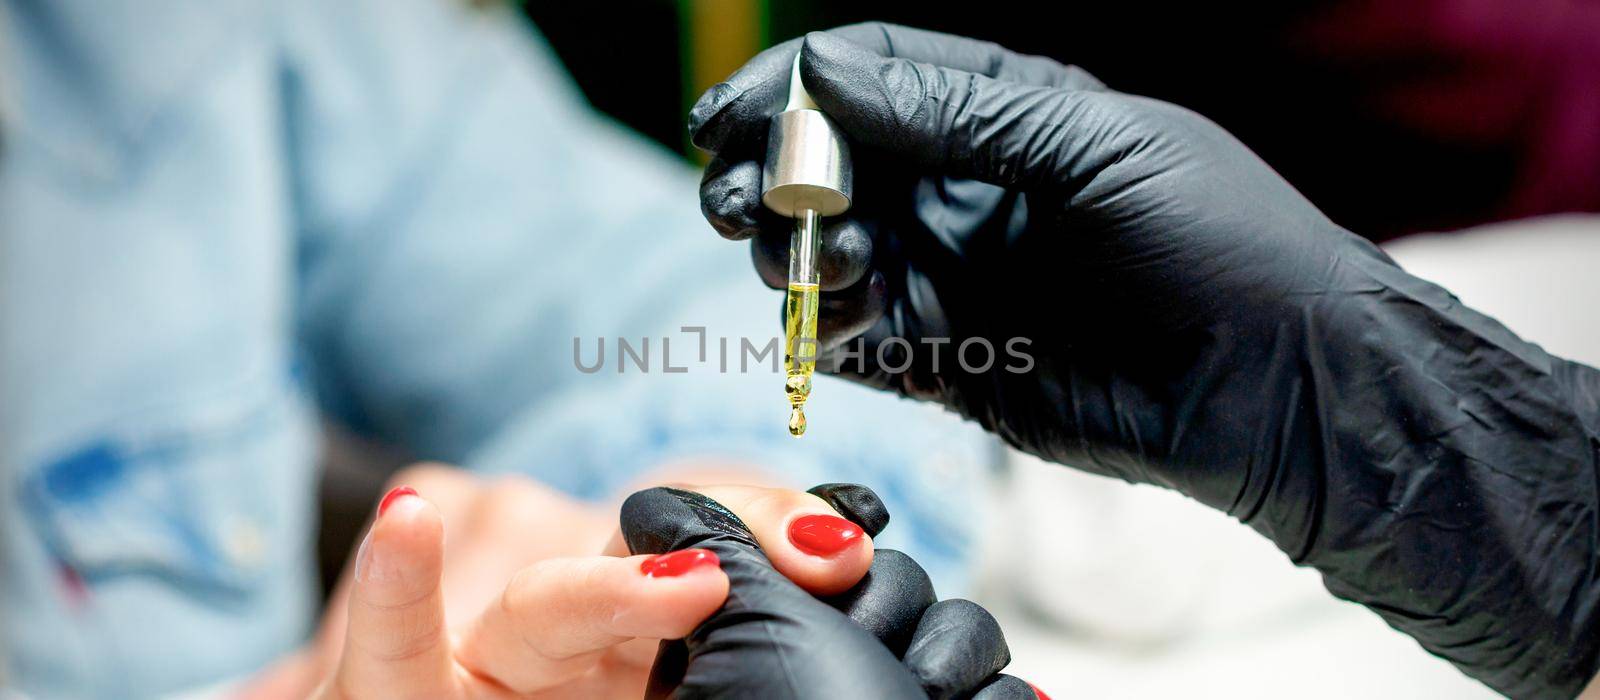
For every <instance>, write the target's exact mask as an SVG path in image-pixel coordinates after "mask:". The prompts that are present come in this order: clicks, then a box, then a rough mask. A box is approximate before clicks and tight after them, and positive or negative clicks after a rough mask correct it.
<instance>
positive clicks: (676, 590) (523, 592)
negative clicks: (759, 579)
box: [252, 467, 872, 698]
mask: <svg viewBox="0 0 1600 700" xmlns="http://www.w3.org/2000/svg"><path fill="white" fill-rule="evenodd" d="M397 480H404V482H403V483H410V484H415V486H416V488H414V489H410V488H399V489H396V490H394V491H391V492H390V494H389V495H388V496H386V497H385V499H384V501H383V503H382V504H381V505H380V506H379V508H378V514H377V515H376V516H375V520H374V523H373V525H372V527H371V529H370V531H369V532H368V534H367V536H366V539H365V541H364V542H363V543H362V545H361V548H360V550H359V551H358V553H357V554H356V556H355V558H354V563H353V570H352V571H351V572H347V573H346V576H345V580H344V582H343V583H342V584H341V586H340V587H339V591H338V592H337V593H336V594H335V597H334V599H333V601H332V603H331V604H330V608H329V612H328V614H327V616H326V618H325V621H326V622H325V624H324V627H323V630H322V631H321V633H320V634H319V635H318V641H317V643H316V644H315V645H314V646H313V648H312V650H311V651H310V652H308V653H307V654H305V655H303V656H302V658H301V659H300V661H299V662H298V663H297V664H290V666H298V667H299V670H298V671H296V672H294V673H287V672H282V671H280V672H279V673H275V674H273V675H274V676H275V677H276V679H269V680H268V681H267V682H265V683H260V684H257V685H255V686H254V687H253V688H252V692H254V693H256V694H257V695H259V696H279V697H281V696H284V695H292V694H296V691H295V690H294V688H296V687H297V686H298V687H299V688H301V690H300V691H299V692H304V687H305V682H304V681H303V680H302V681H301V682H300V683H291V682H284V681H285V679H286V678H287V677H289V676H292V675H297V676H300V677H302V678H307V677H309V678H310V679H312V680H311V683H319V682H320V684H321V685H320V689H319V690H317V692H316V696H317V697H322V698H360V697H384V698H389V697H429V698H451V697H468V696H487V697H501V696H511V695H516V696H526V695H535V696H539V697H546V696H550V697H555V696H574V697H638V696H639V695H640V694H641V693H642V692H643V689H644V685H645V681H646V676H647V674H648V670H649V668H650V663H651V660H652V659H653V657H654V655H655V650H656V646H657V643H658V640H660V639H669V638H677V637H681V636H683V635H684V634H687V633H688V632H689V631H690V630H692V629H693V628H694V627H695V625H697V624H698V623H699V622H700V621H701V620H703V619H704V618H705V617H706V616H707V615H709V614H710V613H711V612H712V611H714V610H716V609H717V608H718V607H719V606H721V604H722V602H723V600H724V598H725V597H726V595H727V590H728V583H727V577H726V576H725V575H724V574H722V573H721V571H720V569H719V568H718V566H717V560H716V557H715V556H713V555H711V554H709V553H707V552H678V553H673V554H669V555H667V556H660V557H653V556H635V557H627V556H626V555H627V552H626V550H625V547H624V545H623V544H622V542H621V540H620V538H617V537H613V535H614V534H615V532H616V528H615V524H614V523H615V522H616V521H615V519H614V518H615V516H614V513H615V512H616V511H615V510H614V509H610V508H600V507H592V506H588V505H586V504H582V503H579V502H576V501H573V500H572V499H570V498H568V497H566V496H564V495H561V494H559V493H556V492H554V491H551V490H548V489H545V488H543V487H541V486H539V485H537V484H535V483H534V482H531V481H529V480H526V479H520V478H512V479H503V480H499V481H494V482H490V481H485V480H482V479H479V478H478V477H474V476H472V475H470V474H467V473H464V472H461V471H459V470H454V469H449V468H445V467H424V468H415V469H411V470H407V471H406V472H405V473H403V474H402V475H401V476H400V477H398V478H397ZM704 490H705V491H706V492H707V493H711V494H714V495H715V497H716V498H718V499H720V500H722V501H724V502H727V503H730V504H732V507H734V508H736V509H737V510H738V512H739V513H740V514H741V517H744V518H747V519H749V521H751V522H754V523H760V525H758V526H754V527H755V529H756V531H757V532H759V533H760V537H761V538H762V543H763V545H765V546H768V547H770V548H772V549H773V550H774V552H776V553H777V554H775V556H774V560H775V561H776V562H779V563H780V566H781V567H782V569H783V571H784V572H785V573H786V574H789V575H792V576H793V577H794V580H796V581H797V582H799V583H800V584H801V585H803V586H805V587H806V590H810V591H814V592H817V593H835V592H838V591H841V590H844V589H846V588H849V587H850V586H851V585H853V584H854V583H855V582H856V581H858V580H859V579H860V578H861V577H862V575H863V574H865V572H866V571H867V568H868V567H869V566H870V565H871V562H872V546H871V540H870V538H869V537H867V536H866V535H865V534H864V533H862V532H861V531H860V528H859V527H857V526H855V525H853V524H851V523H849V522H848V521H845V520H843V519H840V518H838V517H837V516H836V515H833V511H832V510H831V509H830V508H829V507H828V505H827V504H826V503H824V502H823V501H822V500H820V499H818V498H816V497H814V496H811V495H808V494H804V493H799V492H795V491H788V490H783V489H764V488H755V487H734V486H726V487H705V488H704ZM607 511H609V512H610V513H612V514H613V515H611V516H610V517H607V516H606V515H605V513H606V512H607ZM808 514H815V515H822V516H824V517H825V519H826V520H827V521H829V523H828V524H832V525H835V526H836V527H835V528H833V530H834V532H835V533H836V534H838V535H840V536H839V537H835V538H834V543H835V544H837V545H838V546H837V547H835V548H834V550H833V551H831V552H822V551H820V550H817V549H815V548H813V549H812V550H810V551H807V550H803V549H801V548H800V546H798V545H797V544H796V543H795V542H793V541H791V539H790V536H789V535H788V533H787V530H786V529H785V528H786V527H787V526H788V525H789V524H791V523H792V522H794V521H796V520H797V519H798V518H800V517H802V516H804V515H808ZM800 542H801V543H802V544H805V543H806V542H807V541H806V540H805V539H804V538H801V539H800ZM508 581H509V583H508Z"/></svg>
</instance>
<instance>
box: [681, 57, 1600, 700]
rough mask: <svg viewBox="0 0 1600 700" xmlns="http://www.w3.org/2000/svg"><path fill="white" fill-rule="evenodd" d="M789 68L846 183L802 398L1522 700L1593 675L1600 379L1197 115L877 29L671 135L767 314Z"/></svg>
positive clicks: (1599, 603) (760, 67) (714, 93)
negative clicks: (1081, 504)
mask: <svg viewBox="0 0 1600 700" xmlns="http://www.w3.org/2000/svg"><path fill="white" fill-rule="evenodd" d="M796 52H801V67H802V79H803V80H804V81H805V85H806V87H807V88H808V89H809V92H810V95H811V97H812V98H813V99H814V100H815V101H816V103H817V104H818V105H819V106H820V108H821V109H822V111H824V112H826V113H827V114H828V115H829V116H830V117H831V118H832V119H833V120H834V121H835V122H836V123H837V124H838V126H839V127H840V128H841V129H842V130H843V131H844V132H845V133H846V134H847V135H848V136H849V137H850V138H851V139H852V141H853V149H852V150H853V154H852V155H853V157H854V161H855V163H854V166H855V167H854V171H855V182H854V189H855V196H854V198H853V203H852V208H851V210H850V212H849V214H848V215H846V216H845V217H843V218H836V219H834V220H833V221H832V222H830V223H828V224H827V225H826V226H825V227H824V228H823V235H822V250H821V253H820V256H819V260H820V261H821V276H820V277H821V279H820V285H821V289H822V291H823V302H822V313H821V321H820V323H821V326H820V331H819V335H820V337H821V342H822V345H823V347H824V353H823V355H822V357H821V359H820V361H819V362H818V368H819V369H822V370H824V371H835V372H837V373H839V374H842V375H844V376H847V377H850V378H852V379H856V380H859V381H863V382H865V383H867V384H870V385H872V386H876V387H880V388H885V389H889V390H893V391H896V392H899V393H901V394H903V395H906V396H910V397H915V398H919V399H924V400H931V401H937V402H940V403H942V404H944V405H946V406H948V407H950V408H951V409H952V410H955V411H957V412H959V413H961V414H963V415H965V416H967V417H969V418H971V419H973V420H976V421H978V422H979V423H980V424H982V425H983V426H984V427H985V428H988V429H990V430H992V431H994V432H996V433H998V434H1000V435H1001V436H1002V437H1003V438H1005V439H1006V440H1007V441H1008V442H1010V443H1011V444H1013V445H1015V446H1017V447H1019V448H1021V449H1024V450H1026V451H1029V452H1032V453H1034V454H1037V455H1040V456H1042V457H1044V458H1046V459H1051V460H1054V461H1058V462H1062V463H1066V464H1071V465H1073V466H1075V467H1078V468H1082V469H1087V470H1090V471H1094V472H1097V473H1102V474H1109V475H1114V476H1118V477H1121V478H1124V479H1127V480H1129V481H1135V482H1145V483H1156V484H1161V485H1164V486H1167V487H1170V488H1174V489H1177V490H1179V491H1182V492H1184V493H1186V494H1188V495H1190V496H1192V497H1194V498H1196V499H1197V500H1200V501H1201V502H1203V503H1206V504H1208V505H1210V506H1212V507H1215V508H1218V509H1222V510H1225V511H1227V512H1228V513H1230V514H1232V515H1233V516H1235V517H1237V518H1238V519H1240V520H1241V521H1243V522H1245V523H1247V524H1249V525H1250V526H1251V527H1253V528H1254V529H1256V530H1257V531H1258V532H1261V533H1262V534H1263V535H1265V536H1267V537H1268V538H1270V539H1272V540H1273V542H1275V543H1276V544H1277V545H1278V546H1279V548H1281V549H1282V550H1283V551H1284V552H1285V553H1287V554H1288V555H1289V557H1290V558H1291V559H1292V560H1293V561H1294V562H1296V563H1298V564H1303V565H1309V566H1313V567H1315V568H1317V569H1318V570H1319V571H1320V572H1321V573H1322V574H1323V577H1324V580H1325V582H1326V584H1327V586H1328V588H1329V590H1330V591H1332V592H1333V593H1334V594H1336V595H1338V596H1340V597H1343V598H1347V599H1350V600H1353V601H1356V602H1358V603H1361V604H1364V605H1367V606H1368V607H1370V608H1372V609H1374V610H1375V611H1377V612H1378V613H1379V614H1380V615H1382V616H1383V617H1384V619H1385V620H1386V621H1388V622H1389V623H1390V624H1391V625H1393V626H1395V627H1396V628H1397V629H1400V630H1401V631H1403V632H1405V633H1407V634H1409V635H1411V636H1413V637H1415V638H1416V639H1417V640H1418V641H1419V642H1421V643H1422V645H1423V646H1424V647H1425V648H1427V649H1428V650H1430V651H1432V652H1433V653H1435V654H1438V655H1440V656H1443V657H1445V658H1447V659H1449V660H1450V661H1452V662H1453V663H1455V664H1456V665H1457V666H1458V667H1460V668H1461V669H1462V670H1463V671H1465V672H1466V673H1468V674H1469V675H1472V676H1473V677H1475V678H1478V679H1480V680H1482V681H1483V682H1485V683H1487V684H1488V685H1490V686H1491V687H1494V688H1495V689H1497V690H1500V691H1501V692H1504V693H1507V694H1508V695H1511V696H1513V697H1519V698H1520V697H1571V696H1573V695H1575V694H1577V693H1578V691H1579V690H1580V689H1582V688H1583V687H1584V685H1585V684H1586V683H1587V682H1588V681H1589V680H1590V679H1591V678H1592V677H1594V675H1595V672H1596V669H1597V667H1600V629H1597V627H1596V615H1597V609H1600V584H1597V582H1596V580H1595V579H1596V577H1595V576H1593V575H1592V574H1591V572H1592V571H1593V570H1594V569H1595V568H1596V559H1597V554H1600V551H1597V549H1596V547H1597V545H1596V542H1597V541H1600V517H1597V513H1600V498H1597V490H1596V489H1597V487H1596V474H1597V470H1600V372H1596V371H1595V370H1594V369H1592V368H1589V367H1586V366H1582V365H1579V364H1576V363H1573V362H1569V361H1566V360H1563V359H1561V358H1557V357H1553V356H1551V355H1549V354H1548V353H1545V352H1544V351H1543V350H1541V349H1540V348H1539V347H1537V346H1535V345H1533V344H1531V343H1527V342H1525V341H1523V340H1521V339H1520V338H1518V337H1516V336H1515V335H1514V334H1513V333H1511V332H1510V331H1508V330H1507V329H1505V328H1504V327H1503V326H1501V325H1500V324H1498V323H1496V322H1495V321H1494V320H1493V319H1490V318H1488V317H1486V316H1483V315H1482V314H1479V313H1477V312H1475V311H1473V310H1471V309H1468V308H1466V307H1464V306H1462V305H1461V304H1460V303H1459V302H1458V301H1457V300H1456V299H1455V298H1454V297H1453V296H1451V295H1450V294H1449V293H1448V292H1447V291H1445V290H1443V289H1441V288H1439V287H1437V286H1434V285H1432V284H1429V283H1427V282H1425V281H1423V280H1420V279H1417V278H1415V277H1412V276H1411V275H1408V274H1407V273H1406V272H1405V271H1404V270H1401V269H1400V268H1399V267H1398V266H1397V265H1395V264H1394V263H1393V261H1391V260H1390V259H1389V258H1388V257H1387V256H1386V255H1384V254H1383V253H1382V252H1381V251H1379V250H1378V249H1377V248H1376V247H1374V246H1372V245H1371V244H1370V243H1368V242H1367V241H1365V240H1363V239H1361V238H1359V237H1357V236H1355V235H1353V234H1351V233H1350V232H1348V231H1345V230H1344V229H1342V228H1340V227H1339V226H1337V225H1336V224H1334V223H1333V222H1331V221H1329V220H1328V219H1327V218H1326V217H1325V216H1324V215H1323V214H1322V213H1321V212H1320V211H1318V210H1317V208H1316V207H1315V206H1313V205H1312V204H1311V203H1310V202H1308V201H1306V200H1305V198H1304V197H1302V196H1301V195H1300V194H1299V193H1298V192H1296V191H1295V190H1294V188H1293V187H1291V186H1290V185H1289V184H1288V183H1286V182H1284V180H1283V179H1282V178H1281V177H1279V176H1278V175H1277V174H1276V173H1275V172H1273V171H1272V169H1271V168H1270V167H1268V166H1267V165H1266V164H1265V163H1263V162H1262V161H1261V160H1260V159H1259V158H1257V157H1256V156H1255V155H1254V154H1253V153H1251V152H1250V151H1249V150H1248V149H1247V148H1245V147H1244V146H1243V145H1242V144H1240V143H1239V142H1238V141H1236V140H1234V139H1233V138H1232V137H1231V136H1230V135H1229V134H1227V133H1226V132H1225V131H1223V130H1222V129H1220V128H1218V127H1217V126H1216V125H1215V124H1212V123H1211V122H1209V121H1207V120H1205V119H1204V118H1202V117H1200V116H1198V115H1196V114H1194V113H1192V112H1188V111H1186V110H1183V109H1181V108H1178V107H1175V106H1173V105H1170V104H1166V103H1162V102H1158V101H1154V100H1149V99H1145V98H1140V97H1134V96H1129V95H1123V94H1119V93H1115V92H1112V91H1109V90H1106V89H1105V88H1104V87H1103V86H1102V85H1101V84H1100V83H1099V82H1098V81H1096V80H1095V79H1094V78H1092V77H1091V76H1089V75H1088V74H1086V73H1084V72H1083V71H1081V70H1078V69H1076V68H1072V67H1069V66H1063V65H1061V64H1058V63H1056V62H1054V61H1051V60H1048V59H1044V58H1039V57H1031V56H1022V55H1018V54H1014V53H1011V52H1009V51H1006V50H1005V49H1002V48H1000V47H998V46H995V45H994V44H989V43H985V42H978V41H973V40H967V39H962V38H959V37H953V36H947V35H941V34H935V33H931V32H923V31H918V30H912V29H907V28H903V27H895V26H885V25H858V26H852V27H845V28H842V29H839V30H834V31H832V32H828V33H814V34H811V35H809V36H808V37H806V38H805V39H804V40H803V41H802V40H796V41H792V42H789V43H786V44H783V45H780V46H777V47H774V48H773V49H770V50H768V51H767V52H764V53H762V54H761V55H759V56H757V57H756V58H754V59H752V60H751V61H750V63H749V64H747V65H746V66H745V67H744V68H743V69H741V70H740V71H739V72H737V73H735V74H734V75H733V76H732V77H730V78H729V79H728V80H727V81H726V82H724V83H722V84H720V85H718V86H716V87H714V88H712V89H711V90H710V91H709V92H707V93H706V95H705V96H704V97H702V98H701V100H700V102H699V103H698V104H696V106H695V108H694V111H693V112H692V114H691V117H690V128H691V132H692V134H693V138H694V141H695V143H696V144H697V145H699V146H701V147H702V148H706V149H708V150H710V151H712V152H714V153H715V154H716V158H714V159H713V161H712V163H711V165H710V167H709V168H708V169H707V172H706V177H705V180H704V182H703V184H702V190H701V200H702V201H701V203H702V207H703V208H704V210H705V212H706V215H707V217H708V219H709V220H710V221H711V223H712V225H713V226H714V227H716V228H717V230H718V231H719V232H720V233H722V234H723V235H724V236H726V237H729V238H734V239H753V241H754V243H753V245H754V246H755V261H756V267H757V271H758V273H759V274H760V275H761V276H762V278H763V279H764V280H765V281H767V283H768V284H769V285H772V286H774V287H777V286H781V285H782V284H783V283H784V276H783V274H782V271H783V269H784V264H785V262H786V256H785V252H784V251H785V250H786V248H787V245H786V244H787V240H788V238H787V234H788V227H787V225H786V224H785V222H782V221H780V220H779V219H778V218H777V217H774V216H772V215H771V213H770V212H768V211H766V210H765V209H764V208H763V207H762V206H761V203H760V201H759V197H758V196H757V193H759V192H760V191H761V187H760V177H761V168H760V165H761V164H760V160H759V159H760V157H761V154H762V153H763V149H762V142H763V138H764V136H765V133H766V129H767V123H768V119H769V117H770V116H771V115H772V114H773V113H774V112H775V111H776V110H778V109H779V108H781V106H782V102H783V97H784V95H783V86H784V85H785V84H786V82H787V81H786V80H785V78H786V77H787V74H788V71H789V69H790V64H791V61H792V60H793V57H794V55H795V53H796ZM1313 136H1314V135H1313ZM1008 351H1010V352H1008ZM962 353H964V354H962ZM1024 356H1025V358H1026V361H1025V362H1024V361H1021V360H1017V361H1012V358H1021V357H1024ZM986 360H987V362H986Z"/></svg>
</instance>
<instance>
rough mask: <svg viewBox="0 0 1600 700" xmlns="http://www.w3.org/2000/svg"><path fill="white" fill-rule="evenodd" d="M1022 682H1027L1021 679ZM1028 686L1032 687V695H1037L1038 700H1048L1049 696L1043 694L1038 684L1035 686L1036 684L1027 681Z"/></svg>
mask: <svg viewBox="0 0 1600 700" xmlns="http://www.w3.org/2000/svg"><path fill="white" fill-rule="evenodd" d="M1023 682H1024V683H1028V682H1027V681H1023ZM1028 687H1029V688H1032V689H1033V694H1034V695H1037V696H1039V700H1050V696H1048V695H1045V694H1044V691H1043V690H1039V686H1036V685H1034V684H1032V683H1028Z"/></svg>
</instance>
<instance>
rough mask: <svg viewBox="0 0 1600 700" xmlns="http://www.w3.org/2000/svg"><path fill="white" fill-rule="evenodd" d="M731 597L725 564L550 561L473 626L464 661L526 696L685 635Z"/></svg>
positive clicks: (690, 557) (699, 555) (676, 557)
mask: <svg viewBox="0 0 1600 700" xmlns="http://www.w3.org/2000/svg"><path fill="white" fill-rule="evenodd" d="M727 597H728V577H727V576H726V575H724V574H723V573H722V570H721V568H719V566H718V560H717V556H716V555H715V554H713V553H711V552H709V551H706V550H703V549H686V550H682V551H678V552H670V553H667V554H662V555H657V556H635V557H626V558H615V557H587V558H581V559H550V560H546V561H542V562H539V563H537V564H534V565H533V566H530V567H528V568H526V569H523V570H522V571H520V572H518V573H517V575H516V576H515V577H514V578H513V579H512V580H511V583H510V584H509V585H507V586H506V589H505V592H504V594H502V595H501V597H500V600H499V601H498V602H496V603H493V604H491V605H490V606H489V608H488V609H487V610H485V611H484V612H483V614H482V615H481V616H480V617H479V618H478V619H477V620H476V621H475V622H474V623H473V624H472V625H471V627H470V628H469V629H468V631H467V633H466V634H465V635H464V636H463V637H462V639H461V640H460V643H459V645H458V647H457V656H456V658H457V661H458V662H460V663H461V665H462V666H464V667H466V668H467V669H468V670H470V671H472V672H474V673H476V674H478V675H480V676H484V677H487V678H491V679H493V680H495V681H496V682H498V683H500V684H501V685H504V686H505V687H507V688H509V689H511V690H513V691H515V692H518V693H531V692H534V691H537V690H541V689H545V688H549V687H551V686H554V685H557V684H560V683H564V682H567V681H571V680H574V679H577V678H580V677H582V676H584V675H585V674H586V673H587V672H589V671H590V670H591V669H592V668H593V666H594V665H595V663H596V662H597V661H599V660H600V657H601V655H602V654H603V653H604V652H605V651H607V650H608V649H610V648H611V647H613V646H615V645H617V644H620V643H623V642H626V641H628V640H631V639H634V638H636V637H647V638H653V639H675V638H678V637H682V636H684V635H687V634H688V633H689V632H690V631H692V630H693V629H694V628H695V626H697V625H699V624H700V623H701V622H702V621H704V620H705V619H706V617H707V616H709V615H710V614H711V613H712V612H714V611H715V610H716V609H717V608H719V607H721V606H722V602H723V600H725V599H726V598H727Z"/></svg>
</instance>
